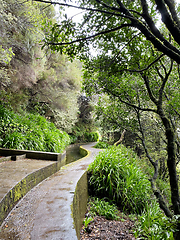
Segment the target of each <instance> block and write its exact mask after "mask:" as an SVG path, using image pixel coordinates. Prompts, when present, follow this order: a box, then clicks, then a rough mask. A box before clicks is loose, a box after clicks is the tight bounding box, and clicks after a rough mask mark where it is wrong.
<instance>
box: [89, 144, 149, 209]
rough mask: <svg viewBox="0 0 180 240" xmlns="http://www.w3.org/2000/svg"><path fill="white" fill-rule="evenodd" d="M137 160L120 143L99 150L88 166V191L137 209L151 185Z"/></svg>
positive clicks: (133, 154)
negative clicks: (117, 145) (116, 145)
mask: <svg viewBox="0 0 180 240" xmlns="http://www.w3.org/2000/svg"><path fill="white" fill-rule="evenodd" d="M138 164H139V160H138V157H137V156H136V154H135V153H134V152H133V151H132V150H130V149H127V148H125V147H124V146H119V147H115V146H112V147H110V148H109V149H107V150H105V151H103V152H101V153H100V154H99V155H98V156H97V157H96V159H95V161H94V162H93V163H92V164H91V165H90V166H89V168H88V173H89V175H90V179H89V189H90V193H91V194H93V195H95V196H99V197H108V198H109V199H111V200H113V201H115V202H116V204H117V205H118V206H120V207H121V208H123V210H125V211H128V212H132V213H141V212H142V211H143V210H144V209H145V208H146V205H147V204H149V202H150V201H151V197H150V194H151V187H150V183H149V181H148V178H147V176H146V175H145V174H144V173H143V172H142V170H141V168H140V167H139V166H138Z"/></svg>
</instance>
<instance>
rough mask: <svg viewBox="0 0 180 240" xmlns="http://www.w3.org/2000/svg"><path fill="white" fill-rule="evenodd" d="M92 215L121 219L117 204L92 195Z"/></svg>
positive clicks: (90, 210) (90, 211)
mask: <svg viewBox="0 0 180 240" xmlns="http://www.w3.org/2000/svg"><path fill="white" fill-rule="evenodd" d="M88 206H89V214H90V215H91V216H96V215H99V216H104V217H105V218H106V219H113V220H119V211H118V208H117V206H116V205H115V204H113V203H110V202H109V201H106V200H104V199H100V198H97V197H91V198H90V199H89V202H88Z"/></svg>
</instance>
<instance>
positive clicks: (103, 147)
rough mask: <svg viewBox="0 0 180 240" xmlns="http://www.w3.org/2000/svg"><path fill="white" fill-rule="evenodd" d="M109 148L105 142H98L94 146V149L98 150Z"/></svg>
mask: <svg viewBox="0 0 180 240" xmlns="http://www.w3.org/2000/svg"><path fill="white" fill-rule="evenodd" d="M109 146H110V145H109V144H108V143H107V142H102V141H99V142H98V143H96V145H95V146H94V147H95V148H100V149H105V148H108V147H109Z"/></svg>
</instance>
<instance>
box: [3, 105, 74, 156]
mask: <svg viewBox="0 0 180 240" xmlns="http://www.w3.org/2000/svg"><path fill="white" fill-rule="evenodd" d="M68 144H69V136H68V134H67V133H65V132H63V131H60V130H58V129H57V128H56V127H55V125H54V124H53V123H51V122H48V121H47V120H46V119H45V118H44V117H42V116H40V115H38V114H30V113H24V114H23V115H19V114H16V113H14V112H12V111H10V110H8V109H6V108H4V107H2V106H0V147H2V148H9V149H19V150H22V149H24V150H35V151H46V152H59V153H60V152H63V150H64V149H65V147H66V146H67V145H68Z"/></svg>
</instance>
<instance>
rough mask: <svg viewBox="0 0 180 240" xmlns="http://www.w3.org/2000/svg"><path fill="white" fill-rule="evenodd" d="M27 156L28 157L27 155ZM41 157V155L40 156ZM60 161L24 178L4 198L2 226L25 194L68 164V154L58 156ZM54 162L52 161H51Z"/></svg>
mask: <svg viewBox="0 0 180 240" xmlns="http://www.w3.org/2000/svg"><path fill="white" fill-rule="evenodd" d="M26 155H28V154H27V153H26ZM38 156H39V155H38ZM57 159H58V161H57V162H56V163H52V164H51V165H49V166H46V167H44V168H41V169H39V170H37V171H35V172H32V173H30V174H28V175H27V176H26V177H25V178H23V179H22V180H21V181H20V182H19V183H18V184H16V185H15V186H14V187H13V188H11V189H10V190H9V192H8V193H7V194H6V195H5V196H4V198H3V199H2V200H1V202H0V225H1V224H2V222H3V221H4V219H5V218H6V216H7V215H8V213H9V212H10V211H11V210H12V208H13V207H14V206H15V204H16V203H17V202H18V201H19V200H20V199H21V198H22V197H24V196H25V194H26V193H27V192H28V191H29V190H31V189H32V188H33V187H34V186H36V185H37V184H38V183H40V182H41V181H43V180H44V179H46V178H47V177H49V176H51V175H52V174H54V173H56V172H57V171H59V169H60V168H61V167H62V166H63V165H65V162H66V152H64V153H63V154H58V158H57ZM51 160H52V159H51Z"/></svg>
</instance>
